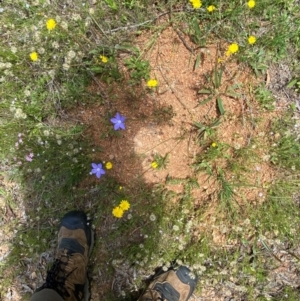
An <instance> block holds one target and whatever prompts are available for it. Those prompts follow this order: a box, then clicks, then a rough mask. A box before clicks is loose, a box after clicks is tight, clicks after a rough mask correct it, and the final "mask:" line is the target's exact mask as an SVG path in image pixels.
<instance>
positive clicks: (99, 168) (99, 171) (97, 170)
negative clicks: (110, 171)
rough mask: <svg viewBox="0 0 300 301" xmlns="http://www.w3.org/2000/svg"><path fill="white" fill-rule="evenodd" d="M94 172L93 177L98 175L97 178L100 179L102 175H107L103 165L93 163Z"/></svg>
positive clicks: (92, 172)
mask: <svg viewBox="0 0 300 301" xmlns="http://www.w3.org/2000/svg"><path fill="white" fill-rule="evenodd" d="M92 167H93V169H92V171H91V175H93V174H96V177H97V178H100V177H101V176H102V175H104V174H105V170H104V169H103V168H102V164H101V163H99V164H96V163H92Z"/></svg>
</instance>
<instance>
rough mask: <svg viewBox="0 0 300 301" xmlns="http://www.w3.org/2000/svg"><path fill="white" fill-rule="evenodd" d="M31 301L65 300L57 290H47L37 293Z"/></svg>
mask: <svg viewBox="0 0 300 301" xmlns="http://www.w3.org/2000/svg"><path fill="white" fill-rule="evenodd" d="M30 301H64V299H63V298H62V297H61V296H60V295H59V294H58V293H57V292H56V291H55V290H52V289H49V288H45V289H43V290H41V291H39V292H35V293H34V294H33V295H32V297H31V299H30Z"/></svg>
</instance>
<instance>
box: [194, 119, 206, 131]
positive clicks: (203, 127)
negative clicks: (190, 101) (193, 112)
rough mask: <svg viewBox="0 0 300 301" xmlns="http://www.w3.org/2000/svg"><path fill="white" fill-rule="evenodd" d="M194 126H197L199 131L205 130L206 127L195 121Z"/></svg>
mask: <svg viewBox="0 0 300 301" xmlns="http://www.w3.org/2000/svg"><path fill="white" fill-rule="evenodd" d="M193 123H194V126H196V127H197V128H198V129H199V130H205V125H203V124H202V123H199V122H196V121H194V122H193Z"/></svg>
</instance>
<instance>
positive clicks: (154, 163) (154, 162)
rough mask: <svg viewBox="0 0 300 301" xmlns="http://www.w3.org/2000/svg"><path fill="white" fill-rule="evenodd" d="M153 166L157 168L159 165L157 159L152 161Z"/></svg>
mask: <svg viewBox="0 0 300 301" xmlns="http://www.w3.org/2000/svg"><path fill="white" fill-rule="evenodd" d="M151 167H152V168H154V169H155V168H157V167H158V164H157V162H156V161H153V162H152V163H151Z"/></svg>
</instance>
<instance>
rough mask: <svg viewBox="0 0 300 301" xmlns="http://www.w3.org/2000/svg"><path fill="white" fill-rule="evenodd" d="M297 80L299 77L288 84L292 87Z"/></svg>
mask: <svg viewBox="0 0 300 301" xmlns="http://www.w3.org/2000/svg"><path fill="white" fill-rule="evenodd" d="M297 81H298V79H296V78H295V79H293V80H292V81H291V82H290V83H289V84H288V85H287V87H288V88H292V87H293V86H294V85H295V84H296V83H297Z"/></svg>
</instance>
